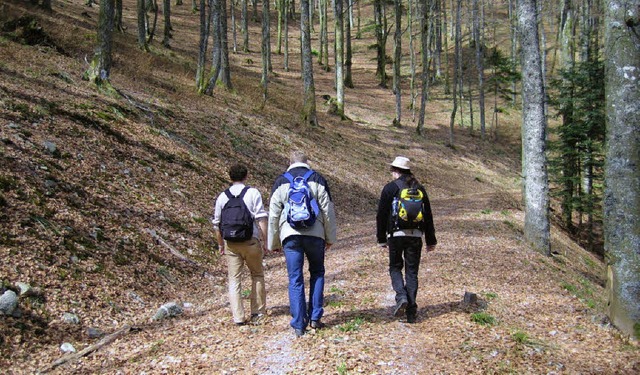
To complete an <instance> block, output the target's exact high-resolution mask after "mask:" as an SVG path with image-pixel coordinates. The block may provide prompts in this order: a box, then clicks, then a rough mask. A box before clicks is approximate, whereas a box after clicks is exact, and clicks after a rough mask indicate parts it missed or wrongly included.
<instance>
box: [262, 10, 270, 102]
mask: <svg viewBox="0 0 640 375" xmlns="http://www.w3.org/2000/svg"><path fill="white" fill-rule="evenodd" d="M269 23H270V18H269V0H264V1H263V2H262V48H261V52H262V79H261V83H262V90H263V91H262V95H263V99H264V100H265V101H266V100H267V86H268V82H269V71H270V69H269V65H270V64H271V62H270V55H271V39H270V38H269V36H270V25H269Z"/></svg>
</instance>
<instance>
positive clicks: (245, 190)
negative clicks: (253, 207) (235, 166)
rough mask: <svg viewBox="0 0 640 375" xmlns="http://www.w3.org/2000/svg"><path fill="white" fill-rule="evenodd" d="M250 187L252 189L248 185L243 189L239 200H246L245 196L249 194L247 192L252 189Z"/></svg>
mask: <svg viewBox="0 0 640 375" xmlns="http://www.w3.org/2000/svg"><path fill="white" fill-rule="evenodd" d="M250 187H251V186H249V185H246V186H245V187H244V188H243V189H242V191H241V192H240V194H238V197H239V198H244V195H245V194H246V193H247V190H249V188H250Z"/></svg>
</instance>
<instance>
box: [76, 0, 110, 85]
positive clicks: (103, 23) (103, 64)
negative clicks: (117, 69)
mask: <svg viewBox="0 0 640 375" xmlns="http://www.w3.org/2000/svg"><path fill="white" fill-rule="evenodd" d="M114 14H115V2H114V0H102V1H100V14H99V16H98V33H97V46H96V50H95V53H94V55H93V59H91V64H90V66H89V69H87V70H86V71H85V72H84V75H83V78H84V79H86V80H88V81H90V82H93V83H95V84H96V85H97V86H99V87H102V88H103V89H107V90H109V91H110V90H112V87H111V83H110V82H109V76H110V74H111V49H112V46H113V25H114V19H113V17H114Z"/></svg>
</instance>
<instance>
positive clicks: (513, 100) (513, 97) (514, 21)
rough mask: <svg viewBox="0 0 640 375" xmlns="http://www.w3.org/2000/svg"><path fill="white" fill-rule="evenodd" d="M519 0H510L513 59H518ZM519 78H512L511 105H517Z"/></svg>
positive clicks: (514, 60)
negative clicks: (517, 4)
mask: <svg viewBox="0 0 640 375" xmlns="http://www.w3.org/2000/svg"><path fill="white" fill-rule="evenodd" d="M514 3H517V0H509V25H510V28H509V29H510V32H511V61H513V62H514V64H515V62H516V61H518V59H517V50H518V33H517V26H516V25H517V17H516V7H515V4H514ZM516 85H517V78H516V77H515V75H514V76H513V78H512V79H511V105H513V106H515V105H516V100H517V89H516Z"/></svg>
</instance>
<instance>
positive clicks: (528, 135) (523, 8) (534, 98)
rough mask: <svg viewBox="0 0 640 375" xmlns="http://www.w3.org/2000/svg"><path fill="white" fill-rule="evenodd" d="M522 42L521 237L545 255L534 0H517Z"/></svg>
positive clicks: (542, 122) (542, 121) (541, 99)
mask: <svg viewBox="0 0 640 375" xmlns="http://www.w3.org/2000/svg"><path fill="white" fill-rule="evenodd" d="M517 9H518V11H517V13H518V26H519V31H520V38H521V45H522V86H523V87H522V176H523V178H524V181H523V183H524V202H525V217H524V237H525V239H526V241H527V242H528V243H529V244H530V245H531V246H532V247H533V248H534V249H535V250H537V251H539V252H541V253H543V254H545V255H547V256H549V255H551V248H550V243H549V230H550V226H549V182H548V176H547V157H546V131H547V120H546V117H545V109H544V107H545V90H544V80H543V77H542V60H541V57H540V55H541V54H540V39H539V36H538V22H537V14H536V13H537V11H538V8H537V6H536V0H518V7H517Z"/></svg>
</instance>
